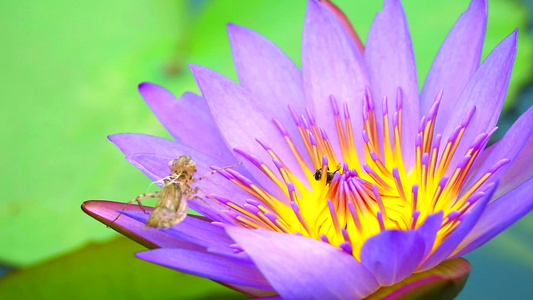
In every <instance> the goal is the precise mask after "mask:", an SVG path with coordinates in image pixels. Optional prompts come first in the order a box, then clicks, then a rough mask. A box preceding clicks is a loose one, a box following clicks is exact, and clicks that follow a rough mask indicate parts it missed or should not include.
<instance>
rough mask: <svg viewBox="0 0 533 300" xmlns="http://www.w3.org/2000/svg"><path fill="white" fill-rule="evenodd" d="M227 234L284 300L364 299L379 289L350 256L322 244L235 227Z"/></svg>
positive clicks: (287, 235) (315, 241) (369, 274)
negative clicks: (247, 255)
mask: <svg viewBox="0 0 533 300" xmlns="http://www.w3.org/2000/svg"><path fill="white" fill-rule="evenodd" d="M226 231H227V232H228V234H229V235H230V236H231V237H232V238H233V239H234V240H235V241H236V242H237V243H238V244H239V245H240V246H241V247H242V248H243V249H244V250H245V251H246V252H247V253H248V254H249V255H250V257H251V258H252V260H253V261H254V263H255V264H256V265H257V267H258V268H259V269H260V270H261V272H262V273H263V275H265V277H266V278H267V279H268V281H269V282H270V284H271V285H272V287H273V288H274V289H275V290H276V291H277V292H278V293H279V294H280V296H281V297H282V298H284V299H354V298H363V297H365V296H367V295H369V294H370V293H372V292H373V291H375V290H376V289H377V288H378V283H377V282H376V280H375V279H374V277H373V276H372V274H371V273H370V272H368V271H367V270H366V269H365V268H364V267H363V266H362V265H361V264H360V263H359V262H358V261H357V260H356V259H355V258H354V257H353V256H351V255H349V254H346V253H345V252H343V251H341V250H339V249H337V248H335V247H333V246H331V245H329V244H326V243H324V242H321V241H317V240H314V239H311V238H307V237H302V236H297V235H289V234H284V233H278V232H270V231H265V230H247V229H243V228H238V227H235V226H228V227H227V228H226Z"/></svg>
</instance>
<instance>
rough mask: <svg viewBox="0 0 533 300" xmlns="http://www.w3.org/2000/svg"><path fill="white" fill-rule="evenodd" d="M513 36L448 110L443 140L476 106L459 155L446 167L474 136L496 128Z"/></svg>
mask: <svg viewBox="0 0 533 300" xmlns="http://www.w3.org/2000/svg"><path fill="white" fill-rule="evenodd" d="M516 34H517V32H516V31H514V32H513V33H512V34H510V35H509V36H508V37H506V38H505V39H504V40H503V41H502V42H500V44H498V46H496V48H494V50H492V52H491V53H490V54H489V56H488V57H487V58H486V59H485V61H484V62H483V64H482V65H481V66H480V67H479V69H478V70H477V71H476V72H475V73H474V75H473V76H472V79H470V81H469V82H468V84H467V85H466V87H465V89H464V91H463V92H462V93H461V96H460V97H459V99H458V100H457V103H456V105H455V106H454V107H453V109H452V111H453V114H451V115H450V116H448V117H449V118H448V120H447V122H448V124H447V125H446V127H445V129H444V131H443V134H442V137H443V139H444V138H446V139H447V138H448V137H449V136H450V134H451V133H452V132H453V131H454V130H455V128H456V127H457V126H458V125H460V124H461V122H462V120H463V118H464V117H465V115H466V112H467V111H468V110H470V109H471V108H472V107H473V106H475V107H476V111H475V113H474V115H473V116H472V119H471V120H470V123H469V125H468V127H467V128H466V130H465V132H464V134H463V137H462V140H461V143H459V146H458V148H457V150H456V152H455V153H458V154H459V155H454V157H453V158H452V160H451V162H450V166H456V165H457V163H458V161H459V160H460V159H462V157H463V154H464V153H466V150H467V149H468V147H470V144H471V142H472V141H473V140H474V139H475V137H476V136H478V135H479V134H481V133H483V132H487V131H489V130H492V129H493V128H494V126H496V121H497V120H498V117H499V115H500V111H501V108H502V105H503V101H504V99H505V94H506V92H507V86H508V84H509V78H510V76H511V70H512V67H513V62H514V58H515V54H516ZM445 146H446V143H441V147H440V148H441V149H440V153H442V151H443V150H444V147H445ZM450 170H451V168H450Z"/></svg>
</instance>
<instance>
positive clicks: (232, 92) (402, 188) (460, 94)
mask: <svg viewBox="0 0 533 300" xmlns="http://www.w3.org/2000/svg"><path fill="white" fill-rule="evenodd" d="M486 18H487V7H486V2H485V1H482V0H473V1H472V2H471V4H470V6H469V8H468V10H467V11H466V12H464V13H463V14H462V15H461V16H460V17H459V19H458V20H457V22H456V23H455V25H454V26H453V28H452V29H451V31H450V33H449V34H448V36H447V37H446V39H445V41H444V42H443V44H442V46H441V48H440V50H439V52H438V54H437V56H436V58H435V60H434V62H433V65H432V66H431V69H430V71H429V74H428V76H427V79H426V81H425V83H424V85H423V87H422V89H421V92H420V93H419V86H418V82H417V76H416V74H417V73H416V68H415V60H414V54H413V49H412V44H411V38H410V35H409V30H408V27H407V22H406V19H405V14H404V11H403V8H402V6H401V3H400V2H399V1H398V0H385V3H384V8H383V10H382V11H381V12H379V13H378V14H377V15H376V17H375V19H374V22H373V24H372V26H371V28H370V32H369V34H368V38H367V43H366V45H365V48H364V51H363V52H361V50H360V48H358V47H357V45H356V42H355V40H354V38H353V34H350V33H349V31H347V30H346V26H344V25H343V22H341V21H339V18H338V17H337V16H336V15H335V14H334V13H332V10H330V9H328V7H326V6H325V5H323V4H322V3H319V2H317V1H314V0H310V1H308V6H307V12H306V17H305V24H304V33H303V42H302V69H301V70H300V69H299V68H298V67H297V66H296V65H295V64H294V63H293V62H292V61H291V60H290V59H289V58H288V57H287V56H286V55H285V54H284V53H283V52H282V51H281V50H280V49H279V48H278V47H277V46H275V45H274V44H273V43H271V42H270V41H268V40H267V39H266V38H264V37H262V36H261V35H259V34H257V33H256V32H254V31H252V30H250V29H247V28H243V27H240V26H237V25H233V24H229V25H228V33H229V38H230V42H231V48H232V52H233V59H234V61H235V68H236V70H237V75H238V78H239V82H240V84H236V83H234V82H232V81H231V80H229V79H227V78H226V77H224V76H222V75H220V74H218V73H216V72H215V71H212V70H210V69H208V68H205V67H202V66H197V65H191V66H190V69H191V70H192V73H193V75H194V78H195V80H196V82H197V84H198V87H199V88H200V91H201V93H202V95H201V96H198V95H196V94H193V93H190V92H186V93H184V94H183V95H182V96H181V97H180V98H179V99H176V98H175V97H174V96H173V95H172V94H171V93H170V92H169V91H167V90H165V89H164V88H162V87H159V86H157V85H155V84H152V83H142V84H141V85H140V86H139V91H140V93H141V95H142V97H143V98H144V99H145V100H146V102H147V103H148V105H149V106H150V108H151V109H152V110H153V112H154V113H155V115H156V116H157V117H158V118H159V120H160V121H161V123H162V124H163V125H164V126H165V127H166V128H167V129H168V131H169V132H170V133H171V134H172V136H173V137H174V138H175V141H171V140H167V139H163V138H158V137H154V136H149V135H143V134H117V135H112V136H110V137H109V139H110V140H111V141H112V142H113V143H115V144H116V145H117V146H118V147H119V148H120V150H122V152H124V153H125V154H126V159H127V160H128V161H130V162H131V163H132V164H134V165H135V166H137V167H138V168H139V169H140V170H141V171H143V172H144V173H145V174H146V175H147V176H148V177H150V179H151V180H153V181H159V180H161V179H162V178H165V177H166V176H168V175H169V173H170V170H169V169H168V162H169V161H171V160H172V159H174V158H177V157H178V156H180V155H190V156H192V157H193V159H194V160H195V161H196V163H197V165H198V174H203V173H207V172H209V171H210V170H213V169H218V168H220V167H224V166H229V165H233V164H235V163H237V162H239V161H242V162H243V165H241V166H239V167H236V168H233V169H226V170H221V171H220V172H218V174H216V175H212V176H208V177H206V178H205V179H203V180H201V181H199V182H196V183H195V186H197V187H199V188H200V192H199V193H198V195H200V196H201V197H197V198H193V199H189V206H190V207H191V208H192V209H194V210H195V211H197V212H199V213H201V214H203V215H204V216H205V217H197V216H192V215H190V216H188V217H187V218H186V219H185V220H184V221H183V222H182V223H179V224H177V225H175V226H173V227H171V228H169V229H162V230H157V229H153V228H146V229H143V228H142V227H143V225H144V222H146V219H147V218H148V215H147V214H145V213H144V212H142V211H141V210H139V208H137V207H133V206H131V207H130V208H129V209H128V210H125V211H124V212H123V214H124V215H122V216H121V217H120V218H119V219H118V220H117V221H116V222H115V223H113V224H111V226H112V227H114V228H115V229H116V230H118V231H119V232H122V233H124V234H125V235H127V236H129V237H131V238H133V239H135V240H136V241H138V242H140V243H142V244H144V245H146V246H148V247H150V248H157V249H153V250H149V251H145V252H141V253H138V254H137V256H138V257H139V258H141V259H144V260H147V261H151V262H154V263H157V264H161V265H163V266H167V267H170V268H174V269H176V270H180V271H183V272H188V273H192V274H195V275H200V276H204V277H207V278H210V279H213V280H216V281H220V282H222V283H224V284H226V285H228V286H230V287H232V288H235V289H238V290H241V291H245V292H247V293H249V294H251V295H253V296H275V297H281V298H284V299H355V298H365V297H378V296H377V295H381V296H383V295H389V296H388V297H392V298H394V297H401V296H402V295H404V296H405V295H406V294H405V292H406V291H409V290H411V291H416V290H418V289H423V286H424V284H423V283H424V282H427V279H428V278H431V280H429V281H433V282H436V281H435V278H436V277H438V279H440V280H443V282H444V281H446V280H448V281H451V282H460V284H458V286H459V287H458V288H459V289H460V285H461V284H462V283H464V279H465V277H464V274H468V271H469V265H468V263H467V262H466V261H464V260H462V259H460V258H458V257H460V256H461V255H463V254H466V253H468V252H470V251H472V250H474V249H476V248H477V247H479V246H481V245H483V244H484V243H486V242H487V241H488V240H490V239H491V238H493V237H494V236H496V235H497V234H499V233H500V232H501V231H503V230H504V229H506V228H507V227H509V226H510V225H511V224H513V223H514V222H516V221H517V220H518V219H520V218H521V217H522V216H524V215H525V214H527V213H528V212H529V211H530V210H531V209H532V207H533V201H532V200H533V193H531V188H532V187H533V186H532V184H533V179H532V174H533V162H532V159H533V155H532V152H531V151H532V148H533V139H531V138H530V137H531V133H532V128H533V126H532V125H531V124H533V123H532V122H533V109H531V108H530V109H529V110H528V111H527V112H526V113H524V114H523V115H522V116H521V117H520V118H519V119H518V120H517V121H516V123H515V124H514V125H513V126H512V127H511V128H510V129H509V131H508V132H507V133H506V134H505V136H504V137H503V138H502V139H501V140H500V141H498V142H496V143H495V144H493V145H491V146H490V147H488V148H486V145H487V143H488V141H489V138H490V136H491V134H492V133H493V132H494V131H495V130H496V127H495V126H496V121H497V120H498V117H499V114H500V110H501V108H502V105H503V102H504V98H505V95H506V90H507V86H508V83H509V77H510V74H511V69H512V65H513V61H514V58H515V52H516V36H517V32H516V31H515V32H513V33H511V34H510V35H509V36H507V37H506V38H505V39H504V40H503V41H501V42H500V44H498V45H497V46H496V47H495V48H494V50H493V51H492V52H491V53H490V54H489V56H488V57H487V58H486V59H485V60H484V62H483V63H482V64H481V65H480V64H479V62H480V55H481V48H482V44H483V38H484V33H485V25H486ZM344 24H346V22H344ZM120 207H122V205H119V204H117V203H113V202H103V201H88V202H86V203H85V204H84V210H85V211H86V212H88V213H89V214H90V215H92V216H94V217H95V218H97V219H99V220H101V221H102V222H106V224H109V222H108V221H109V220H113V219H114V218H115V216H116V215H117V214H118V212H117V211H118V210H119V209H120ZM439 270H441V271H442V270H444V271H442V272H440V271H439ZM456 271H457V272H456ZM436 273H438V274H439V276H436V277H435V276H432V275H435V274H436ZM412 274H414V275H412ZM443 274H444V275H443ZM457 274H459V275H457ZM448 275H449V276H448ZM410 276H411V277H410ZM413 276H414V277H413ZM417 276H418V277H417ZM461 276H462V277H461ZM421 278H422V279H421ZM454 280H456V281H454ZM457 280H458V281H457ZM437 281H438V280H437ZM387 287H389V288H388V290H387ZM456 293H457V291H455V294H456ZM455 294H452V295H451V297H453V295H455ZM381 296H380V297H381Z"/></svg>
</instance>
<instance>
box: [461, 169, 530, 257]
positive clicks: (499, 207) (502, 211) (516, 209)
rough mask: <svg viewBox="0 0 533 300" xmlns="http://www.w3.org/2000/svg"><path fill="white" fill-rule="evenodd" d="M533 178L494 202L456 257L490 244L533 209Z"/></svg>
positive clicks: (469, 234) (488, 206)
mask: <svg viewBox="0 0 533 300" xmlns="http://www.w3.org/2000/svg"><path fill="white" fill-rule="evenodd" d="M532 189H533V178H530V179H529V180H527V181H526V182H524V183H522V184H520V185H519V186H517V187H515V188H514V189H513V190H511V191H509V192H508V193H506V194H504V195H503V196H501V197H499V198H498V199H496V200H494V201H492V202H491V203H490V204H489V205H487V208H486V209H485V211H484V212H483V215H481V218H479V221H478V222H477V224H476V225H475V226H474V228H472V231H470V232H469V233H468V235H467V236H466V237H465V239H464V240H463V241H462V242H461V244H459V247H458V249H460V250H459V251H457V252H456V253H455V254H454V257H458V256H462V255H464V254H466V253H468V252H470V251H472V250H474V249H476V248H478V247H480V246H482V245H483V244H485V243H486V242H488V241H489V240H490V239H492V238H493V237H495V236H496V235H498V234H499V233H500V232H502V231H504V230H505V229H507V228H508V227H509V226H511V225H513V224H514V223H515V222H516V221H518V220H519V219H520V218H522V217H523V216H525V215H526V214H527V213H529V212H530V211H531V210H532V209H533V193H532V192H531V191H532Z"/></svg>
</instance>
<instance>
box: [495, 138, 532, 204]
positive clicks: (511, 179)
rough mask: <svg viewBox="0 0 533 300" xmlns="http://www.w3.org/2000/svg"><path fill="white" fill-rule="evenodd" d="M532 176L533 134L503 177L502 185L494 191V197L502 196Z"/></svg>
mask: <svg viewBox="0 0 533 300" xmlns="http://www.w3.org/2000/svg"><path fill="white" fill-rule="evenodd" d="M531 177H533V136H530V137H529V139H528V140H527V142H526V144H525V145H524V147H523V148H522V150H521V151H520V153H519V154H518V156H517V157H516V158H515V159H514V161H513V162H512V164H511V166H510V167H509V169H507V172H505V174H504V175H503V177H502V178H501V180H500V185H499V187H498V189H497V190H496V192H494V198H498V197H500V196H501V195H503V194H505V193H507V192H508V191H510V190H512V189H513V188H515V187H516V186H518V185H520V184H521V183H522V182H524V181H526V180H529V179H530V178H531Z"/></svg>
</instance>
